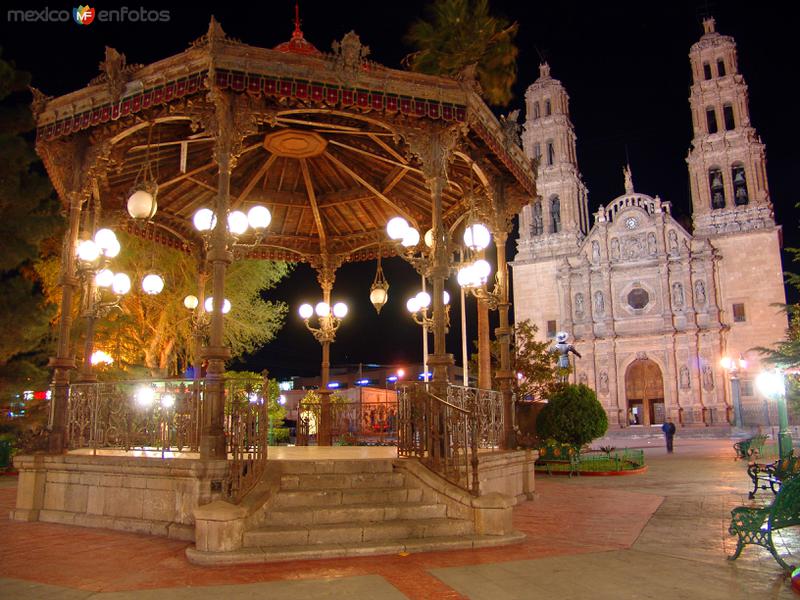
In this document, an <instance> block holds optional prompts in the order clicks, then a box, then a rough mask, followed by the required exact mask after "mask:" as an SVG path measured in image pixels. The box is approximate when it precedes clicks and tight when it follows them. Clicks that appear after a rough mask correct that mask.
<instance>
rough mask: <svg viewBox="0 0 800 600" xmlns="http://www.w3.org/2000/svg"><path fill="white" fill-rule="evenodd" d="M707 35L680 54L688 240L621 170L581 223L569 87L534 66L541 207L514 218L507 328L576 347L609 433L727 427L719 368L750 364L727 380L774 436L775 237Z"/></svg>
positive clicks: (714, 43)
mask: <svg viewBox="0 0 800 600" xmlns="http://www.w3.org/2000/svg"><path fill="white" fill-rule="evenodd" d="M703 27H704V30H705V32H704V35H703V36H702V37H701V38H700V40H699V41H698V42H697V43H695V44H694V45H693V46H692V48H691V51H690V53H689V58H690V61H691V68H692V76H693V84H692V87H691V94H690V98H689V103H690V107H691V116H692V123H693V130H694V138H693V139H692V141H691V148H690V150H689V155H688V158H687V164H688V170H689V179H690V185H691V196H692V224H693V227H692V231H687V230H686V229H685V228H684V227H683V226H681V225H680V224H679V223H678V222H677V221H676V220H675V219H674V218H673V217H672V215H671V207H670V203H669V202H668V201H665V200H662V199H660V198H659V197H658V196H649V195H647V194H643V193H640V192H638V191H636V189H635V186H634V182H633V175H632V173H631V171H630V168H629V167H625V168H624V171H623V177H622V178H621V179H622V181H623V182H624V190H625V191H624V193H623V194H622V195H621V196H619V197H618V198H615V199H614V200H612V201H611V202H609V203H608V204H605V205H603V206H601V207H600V209H599V210H598V211H597V212H596V213H594V215H590V214H589V210H588V202H587V196H588V192H587V189H586V186H585V185H584V183H583V181H582V179H581V174H580V171H579V169H578V161H577V156H576V152H575V139H576V138H575V132H574V129H573V126H572V123H571V121H570V117H569V106H568V96H567V93H566V91H565V89H564V87H563V85H562V84H561V82H559V81H558V80H557V79H554V78H553V77H552V76H551V75H550V68H549V66H548V65H547V64H543V65H541V66H540V76H539V78H538V79H537V80H536V81H535V82H534V83H533V84H532V85H531V86H530V87H529V88H528V90H527V93H526V95H525V100H526V120H525V125H524V132H523V147H524V149H525V152H526V153H527V154H528V156H529V157H531V158H532V159H536V161H537V174H538V179H537V188H538V193H539V196H538V197H537V198H536V199H534V200H533V201H532V202H531V203H530V204H529V205H528V206H526V207H525V208H524V209H523V212H522V213H521V214H520V236H519V240H518V243H517V254H516V256H515V258H514V261H513V263H512V266H513V275H514V310H515V319H516V321H517V322H520V321H522V320H524V319H529V320H530V321H531V322H532V323H534V324H535V325H537V327H538V328H539V334H540V335H541V336H542V337H548V338H552V337H554V336H555V334H556V332H557V331H565V332H567V333H569V334H570V339H571V341H572V343H573V344H574V345H575V347H576V348H577V349H578V351H579V352H580V354H581V358H578V359H576V360H575V363H574V373H573V375H572V376H573V377H574V381H575V382H578V383H585V384H587V385H589V386H590V387H592V388H593V389H594V390H595V391H596V392H597V396H598V399H599V400H600V402H601V403H602V404H603V406H604V407H605V408H606V411H607V412H608V417H609V423H610V425H611V426H612V427H614V426H619V427H629V426H634V427H639V426H641V427H648V426H653V425H660V424H661V423H663V422H664V421H665V420H666V419H667V418H672V419H673V421H674V422H675V423H676V424H680V425H684V426H704V425H706V426H707V425H727V424H729V423H733V422H734V401H733V398H732V396H733V394H732V387H731V385H730V382H729V378H730V373H728V372H726V371H725V370H724V369H723V367H722V365H721V359H722V358H723V357H731V358H733V359H735V360H738V359H739V358H740V357H741V358H743V359H745V360H746V362H747V366H746V367H744V368H742V369H740V371H739V373H738V374H736V376H737V377H738V383H739V385H738V387H739V391H740V400H741V407H742V408H741V413H740V414H741V415H742V417H741V418H742V421H743V422H744V424H746V425H756V424H768V423H770V420H771V422H772V423H773V424H774V407H771V406H770V405H769V403H768V402H767V401H766V399H764V398H762V397H760V396H759V395H758V391H757V390H756V389H755V385H754V380H755V376H756V374H757V373H758V372H760V370H761V369H762V368H763V367H762V365H761V364H760V362H759V354H758V353H757V352H755V351H753V348H755V347H758V346H771V345H773V344H774V343H775V342H777V341H778V340H780V339H782V338H783V337H784V335H785V330H786V325H787V321H786V316H785V315H784V314H783V313H781V312H780V311H779V310H778V309H776V307H775V306H774V304H776V303H784V302H785V291H784V286H783V273H782V266H781V256H780V236H781V232H780V226H778V225H776V223H775V220H774V216H773V210H772V204H771V202H770V196H769V190H768V187H767V178H766V157H765V149H764V145H763V144H762V143H761V140H760V138H759V137H758V135H757V133H756V131H755V129H754V128H753V126H752V124H751V123H750V116H749V108H748V96H747V86H746V84H745V81H744V78H743V77H742V75H741V74H740V73H739V71H738V65H737V55H736V44H735V42H734V40H733V38H731V37H729V36H724V35H721V34H719V33H718V32H717V31H716V29H715V24H714V20H713V19H706V20H705V21H704V23H703ZM592 217H593V218H592ZM590 219H591V221H592V222H591V223H590ZM770 413H772V417H770Z"/></svg>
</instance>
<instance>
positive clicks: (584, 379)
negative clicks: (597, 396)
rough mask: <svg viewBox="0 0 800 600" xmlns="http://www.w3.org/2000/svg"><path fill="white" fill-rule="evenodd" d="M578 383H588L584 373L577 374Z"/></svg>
mask: <svg viewBox="0 0 800 600" xmlns="http://www.w3.org/2000/svg"><path fill="white" fill-rule="evenodd" d="M578 383H580V384H581V385H589V378H588V377H587V376H586V373H581V374H580V375H578Z"/></svg>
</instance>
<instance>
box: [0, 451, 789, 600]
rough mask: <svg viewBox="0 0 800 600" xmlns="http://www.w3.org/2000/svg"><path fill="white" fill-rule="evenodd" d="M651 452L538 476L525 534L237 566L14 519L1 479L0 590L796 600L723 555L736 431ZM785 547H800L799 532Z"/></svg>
mask: <svg viewBox="0 0 800 600" xmlns="http://www.w3.org/2000/svg"><path fill="white" fill-rule="evenodd" d="M645 454H646V457H647V463H648V465H649V468H648V470H647V472H645V473H643V474H639V475H630V476H625V477H573V478H571V479H570V478H564V477H548V476H547V475H541V476H537V483H536V487H537V498H536V500H534V501H529V502H525V503H522V504H520V505H518V506H517V507H516V508H515V513H514V514H515V524H516V527H517V528H518V529H519V530H521V531H523V532H525V533H526V534H527V539H526V540H525V541H524V542H523V543H521V544H518V545H514V546H508V547H505V548H489V549H482V550H463V551H462V550H459V551H453V552H434V553H420V554H411V555H408V556H399V555H393V556H381V557H365V558H342V559H331V560H321V561H295V562H286V563H276V564H267V565H244V566H233V567H199V566H195V565H191V564H189V563H188V562H187V560H186V558H185V555H184V549H185V548H186V545H187V544H186V543H185V542H179V541H175V540H168V539H163V538H155V537H148V536H144V535H138V534H131V533H123V532H118V531H109V530H100V529H84V528H78V527H71V526H65V525H55V524H49V523H17V522H13V521H9V520H8V512H9V510H10V509H11V508H12V505H13V503H14V497H15V491H16V490H15V487H16V482H15V480H14V478H12V477H0V513H2V514H0V598H2V599H6V598H9V599H12V598H13V599H21V600H23V599H29V598H31V599H33V598H35V599H43V600H50V599H52V600H73V599H74V600H84V599H89V598H91V599H93V600H133V599H136V600H145V599H146V600H150V599H157V598H170V599H175V600H184V599H186V600H189V599H191V600H206V599H212V598H213V599H233V600H238V599H245V598H247V599H251V598H253V599H255V598H269V599H270V600H281V599H284V598H286V599H291V600H298V599H301V600H316V599H318V598H320V599H321V598H326V599H328V598H348V599H361V598H369V599H370V600H373V599H374V600H382V599H387V600H388V599H395V598H397V599H402V598H410V599H419V598H444V599H456V598H469V599H475V600H477V599H481V600H483V599H486V600H511V599H523V598H524V599H527V598H543V599H544V598H558V599H582V598H587V599H592V600H602V599H614V600H618V599H627V598H631V599H638V598H656V599H660V598H664V599H670V600H674V599H681V598H687V599H694V598H698V599H700V598H710V599H716V598H719V599H720V600H722V599H739V598H741V599H745V598H747V599H749V598H758V599H762V598H763V599H766V598H796V597H798V596H796V595H795V594H794V593H793V592H792V591H791V588H790V582H789V580H788V579H786V578H785V577H784V575H783V573H782V571H781V569H780V567H779V566H778V564H777V563H776V562H775V561H774V560H773V559H772V557H771V556H770V555H769V553H768V552H767V551H765V550H763V549H760V548H758V547H752V546H751V547H747V548H746V549H745V550H744V552H743V554H742V556H741V557H740V558H739V559H738V560H737V561H735V562H731V561H728V560H727V559H726V556H727V555H729V554H731V553H732V552H733V549H734V547H735V542H734V538H733V537H731V536H729V535H728V533H727V527H728V523H729V521H730V510H731V508H732V507H734V506H737V505H739V504H747V503H748V500H747V492H748V491H749V489H750V488H749V479H748V478H747V474H746V464H745V463H743V462H741V461H734V458H733V457H734V453H733V449H732V445H731V442H730V441H728V440H691V441H689V440H681V439H680V438H676V448H675V453H674V454H672V455H667V454H666V453H665V452H664V450H663V449H662V448H661V447H658V446H655V445H652V447H649V448H647V449H646V450H645ZM759 496H761V501H770V500H771V499H772V494H771V493H770V492H766V493H759ZM783 544H784V546H783V550H784V552H789V548H795V549H798V548H800V536H798V535H797V533H791V534H787V535H786V536H784V538H783ZM790 562H792V561H791V560H790ZM795 562H797V563H800V556H798V557H797V559H796V561H795Z"/></svg>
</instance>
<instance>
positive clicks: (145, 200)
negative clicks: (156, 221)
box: [128, 190, 158, 219]
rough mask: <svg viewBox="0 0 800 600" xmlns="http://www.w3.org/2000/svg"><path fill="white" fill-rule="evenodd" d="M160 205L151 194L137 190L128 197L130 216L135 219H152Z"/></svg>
mask: <svg viewBox="0 0 800 600" xmlns="http://www.w3.org/2000/svg"><path fill="white" fill-rule="evenodd" d="M157 208H158V204H157V203H156V199H155V197H154V196H153V194H151V193H150V192H147V191H145V190H136V191H135V192H133V193H132V194H131V195H130V196H129V197H128V214H129V215H130V216H131V217H133V218H134V219H152V218H153V216H155V214H156V209H157Z"/></svg>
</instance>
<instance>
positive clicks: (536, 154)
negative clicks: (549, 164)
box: [533, 142, 542, 163]
mask: <svg viewBox="0 0 800 600" xmlns="http://www.w3.org/2000/svg"><path fill="white" fill-rule="evenodd" d="M533 158H535V159H536V162H537V163H539V162H541V161H542V145H541V144H540V143H539V142H536V144H534V146H533Z"/></svg>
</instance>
